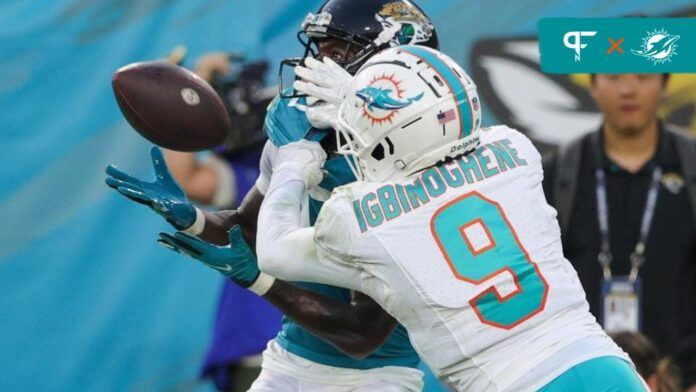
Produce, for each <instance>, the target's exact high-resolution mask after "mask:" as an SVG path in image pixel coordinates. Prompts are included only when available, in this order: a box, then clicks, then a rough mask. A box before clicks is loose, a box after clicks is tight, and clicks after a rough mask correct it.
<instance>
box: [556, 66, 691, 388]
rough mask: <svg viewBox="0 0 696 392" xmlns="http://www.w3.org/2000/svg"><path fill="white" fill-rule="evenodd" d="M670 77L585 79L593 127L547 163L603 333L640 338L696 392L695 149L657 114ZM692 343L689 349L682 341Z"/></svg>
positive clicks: (570, 252) (568, 241)
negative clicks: (594, 109)
mask: <svg viewBox="0 0 696 392" xmlns="http://www.w3.org/2000/svg"><path fill="white" fill-rule="evenodd" d="M668 81H669V75H667V74H611V75H610V74H597V75H592V79H591V88H590V92H591V94H592V97H593V99H594V100H595V102H596V103H597V106H598V108H599V110H600V111H601V112H602V114H603V122H602V124H601V125H600V126H599V128H598V129H597V130H596V131H594V132H591V133H589V134H587V135H586V136H584V137H582V138H580V139H578V140H575V141H573V142H571V143H570V144H569V145H568V146H567V147H565V148H561V149H560V151H559V153H558V154H557V155H556V156H554V157H552V158H551V159H549V160H548V161H547V162H546V164H545V170H544V172H545V174H546V176H545V179H544V182H545V183H544V185H545V191H546V195H547V199H548V200H549V201H550V202H551V204H552V205H553V206H554V207H555V208H556V210H557V211H558V216H559V223H560V226H561V231H562V234H563V249H564V253H565V255H566V257H567V258H568V259H569V260H570V261H571V262H572V263H573V266H574V267H575V269H576V270H577V272H578V276H579V277H580V281H581V283H582V285H583V287H584V289H585V293H586V295H587V300H588V302H589V305H590V310H591V311H592V313H593V314H594V315H595V317H597V319H598V320H600V322H601V324H602V326H603V327H604V328H605V329H606V330H607V332H610V333H613V332H620V331H624V330H626V331H629V332H642V333H644V334H645V335H646V336H647V337H648V338H649V339H650V340H651V341H653V342H654V343H655V345H656V346H657V348H658V349H659V351H660V352H662V353H665V354H666V355H669V356H672V357H674V358H675V359H677V360H678V365H679V367H680V368H681V370H682V372H683V380H684V385H685V386H686V387H687V388H688V387H690V388H691V389H690V391H693V390H696V367H695V366H694V359H695V358H694V352H695V351H696V349H695V347H696V339H695V337H696V142H695V141H694V140H693V139H691V138H690V137H688V136H686V133H685V132H681V131H680V130H678V129H675V127H673V126H671V125H668V124H665V123H663V122H662V121H661V119H660V118H659V116H658V107H659V105H660V103H661V101H662V99H663V96H664V93H665V90H666V86H667V83H668ZM689 342H691V343H689Z"/></svg>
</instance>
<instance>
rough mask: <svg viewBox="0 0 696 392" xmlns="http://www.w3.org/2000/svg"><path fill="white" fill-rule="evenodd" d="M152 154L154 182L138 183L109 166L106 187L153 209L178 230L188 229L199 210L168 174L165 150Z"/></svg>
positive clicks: (156, 150) (151, 152)
mask: <svg viewBox="0 0 696 392" xmlns="http://www.w3.org/2000/svg"><path fill="white" fill-rule="evenodd" d="M150 155H151V156H152V164H153V166H154V167H155V175H156V177H155V180H154V181H152V182H146V181H142V180H139V179H137V178H135V177H133V176H131V175H129V174H127V173H124V172H122V171H120V170H118V169H117V168H116V167H115V166H113V165H109V166H108V167H107V168H106V174H107V175H108V177H106V185H108V186H110V187H111V188H113V189H116V190H117V191H118V192H119V193H120V194H122V195H124V196H126V197H127V198H129V199H131V200H133V201H135V202H137V203H140V204H144V205H146V206H148V207H150V208H151V209H153V210H154V211H155V212H157V213H158V214H160V215H162V216H163V217H164V219H166V220H167V222H169V223H170V224H171V225H172V226H174V227H175V228H176V229H178V230H183V229H187V228H189V227H190V226H191V225H193V223H194V222H195V221H196V209H195V208H194V206H193V204H192V203H191V202H190V201H189V199H188V197H186V194H185V193H184V191H183V190H181V188H180V187H179V185H178V184H177V183H176V181H174V179H173V178H172V176H171V175H170V174H169V170H168V169H167V164H166V162H165V161H164V156H163V155H162V150H160V149H159V148H158V147H152V150H150Z"/></svg>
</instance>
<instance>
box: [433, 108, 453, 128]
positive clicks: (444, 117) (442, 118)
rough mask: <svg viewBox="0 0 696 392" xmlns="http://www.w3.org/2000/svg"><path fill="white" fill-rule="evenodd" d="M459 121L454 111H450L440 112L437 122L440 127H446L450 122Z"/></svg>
mask: <svg viewBox="0 0 696 392" xmlns="http://www.w3.org/2000/svg"><path fill="white" fill-rule="evenodd" d="M456 119H457V116H456V115H455V114H454V109H450V110H448V111H446V112H440V113H438V114H437V122H438V123H439V124H440V125H445V124H447V123H448V122H450V121H454V120H456Z"/></svg>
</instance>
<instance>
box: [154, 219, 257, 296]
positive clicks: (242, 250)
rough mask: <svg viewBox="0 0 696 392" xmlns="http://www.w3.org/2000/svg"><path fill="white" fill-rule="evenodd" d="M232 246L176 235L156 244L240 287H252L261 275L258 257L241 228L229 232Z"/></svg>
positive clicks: (179, 233)
mask: <svg viewBox="0 0 696 392" xmlns="http://www.w3.org/2000/svg"><path fill="white" fill-rule="evenodd" d="M229 237H230V244H229V245H227V246H217V245H213V244H209V243H207V242H205V241H202V240H200V239H198V238H197V237H194V236H192V235H188V234H186V233H182V232H176V233H174V235H170V234H167V233H160V239H158V240H157V243H158V244H160V245H162V246H164V247H166V248H168V249H171V250H173V251H175V252H178V253H181V254H183V255H185V256H189V257H192V258H194V259H196V260H198V261H200V262H202V263H203V264H205V265H207V266H208V267H210V268H213V269H216V270H217V271H218V272H220V273H221V274H223V275H225V276H227V277H229V278H231V279H232V280H233V281H235V283H237V284H238V285H240V286H242V287H244V288H247V287H249V286H251V285H252V284H253V283H254V282H255V281H256V279H257V278H258V277H259V274H260V273H261V272H260V271H259V266H258V263H257V261H256V255H254V252H252V251H251V248H249V245H247V243H246V241H244V238H243V237H242V228H241V227H240V226H239V225H235V226H233V227H232V228H231V229H230V231H229Z"/></svg>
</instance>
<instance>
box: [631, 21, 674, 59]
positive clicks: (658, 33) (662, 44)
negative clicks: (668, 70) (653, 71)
mask: <svg viewBox="0 0 696 392" xmlns="http://www.w3.org/2000/svg"><path fill="white" fill-rule="evenodd" d="M679 38H680V36H678V35H671V34H669V33H667V31H666V30H664V29H662V30H655V31H652V32H648V35H647V37H645V38H643V45H642V47H641V49H640V50H635V49H633V50H631V52H632V53H633V54H635V55H636V56H642V57H645V58H647V59H649V60H651V61H652V62H653V64H654V65H657V64H662V63H666V62H668V61H672V60H671V58H672V57H673V56H675V55H676V54H677V44H676V42H677V41H678V40H679Z"/></svg>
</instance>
